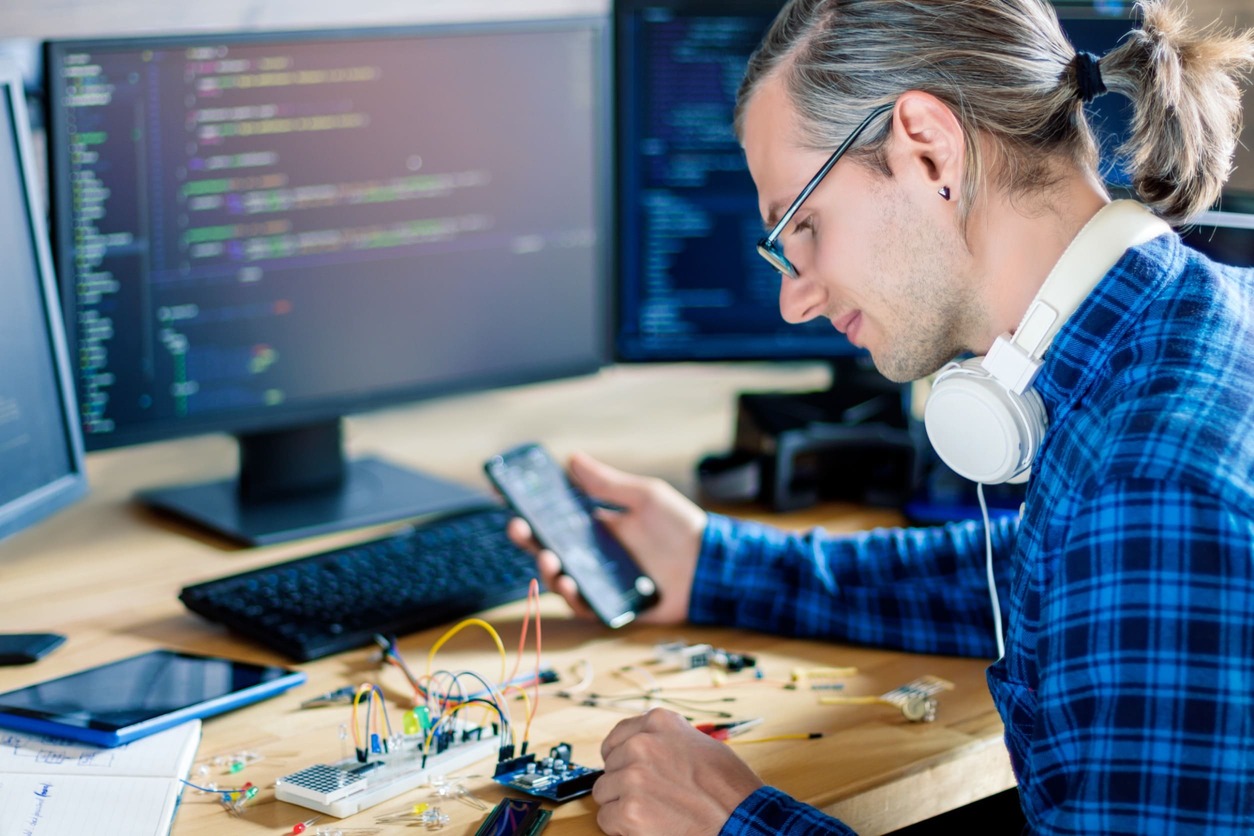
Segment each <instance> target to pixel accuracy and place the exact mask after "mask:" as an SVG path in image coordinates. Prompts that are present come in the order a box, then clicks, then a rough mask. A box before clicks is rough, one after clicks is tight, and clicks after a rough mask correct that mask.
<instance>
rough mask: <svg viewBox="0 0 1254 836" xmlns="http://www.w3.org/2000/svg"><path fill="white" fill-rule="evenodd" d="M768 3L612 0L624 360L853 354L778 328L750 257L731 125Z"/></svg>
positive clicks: (775, 284) (772, 290) (749, 218)
mask: <svg viewBox="0 0 1254 836" xmlns="http://www.w3.org/2000/svg"><path fill="white" fill-rule="evenodd" d="M782 5H783V3H782V2H781V0H620V2H618V3H616V4H615V11H614V15H615V20H614V24H615V53H616V58H615V60H616V68H615V79H616V81H615V87H616V94H617V107H618V181H617V182H618V193H617V195H616V198H617V201H616V202H617V206H618V245H619V256H618V259H617V261H618V264H617V269H618V276H617V287H618V322H617V329H616V334H617V339H616V346H615V348H616V352H617V355H618V357H619V358H620V359H623V360H642V361H648V360H786V359H804V358H834V357H851V356H855V355H858V354H861V353H862V352H859V351H858V350H857V349H855V348H854V346H853V345H852V344H850V343H849V342H848V341H847V340H846V339H845V338H844V337H843V336H842V335H841V334H839V333H838V332H837V331H836V330H835V329H834V328H832V326H831V323H829V322H828V321H827V320H825V319H819V320H817V321H814V322H809V323H806V324H804V325H790V324H788V323H787V322H785V321H784V320H783V318H782V317H781V316H780V313H779V304H778V300H779V274H778V273H776V272H775V271H774V270H773V269H772V268H771V267H770V265H768V264H767V263H766V262H765V261H763V260H762V258H761V257H760V256H758V254H757V251H756V243H757V241H758V239H759V238H761V237H762V235H763V229H762V217H761V215H760V214H759V213H758V200H757V191H756V189H755V187H754V185H753V180H752V178H750V176H749V170H748V167H747V166H746V164H745V158H744V152H743V151H742V150H741V148H740V143H739V142H738V141H737V139H736V136H735V133H734V131H733V129H732V111H733V108H734V107H735V102H736V91H737V89H738V88H739V86H740V80H741V78H742V77H743V76H744V72H745V65H746V63H747V62H748V59H749V55H750V53H752V52H753V50H754V49H755V48H756V47H757V45H758V43H759V42H760V41H761V39H762V36H763V35H764V34H765V33H766V30H767V27H768V26H769V25H770V23H771V21H772V20H773V19H774V17H775V15H776V13H777V12H778V11H779V9H780V8H781V6H782Z"/></svg>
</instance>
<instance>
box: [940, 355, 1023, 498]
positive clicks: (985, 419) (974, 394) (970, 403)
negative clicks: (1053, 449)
mask: <svg viewBox="0 0 1254 836" xmlns="http://www.w3.org/2000/svg"><path fill="white" fill-rule="evenodd" d="M981 363H982V358H979V357H976V358H972V359H970V360H964V361H962V362H961V363H950V364H949V365H947V366H945V368H944V369H942V370H941V373H940V374H939V375H938V376H937V378H936V381H935V382H934V383H933V384H932V391H931V394H930V395H929V396H928V399H927V405H926V407H925V408H924V411H923V425H924V427H925V428H926V429H927V437H928V440H929V441H931V442H932V447H933V449H935V450H936V454H937V455H938V456H940V458H941V461H943V462H944V463H945V464H946V465H948V466H949V467H950V469H952V470H953V471H954V472H955V473H957V474H958V475H959V476H962V477H964V478H967V479H970V480H971V481H973V482H980V483H982V484H985V485H996V484H1000V483H1002V482H1011V481H1024V480H1025V479H1026V478H1027V473H1028V470H1029V468H1031V466H1032V460H1033V459H1034V458H1035V457H1036V452H1037V450H1039V449H1040V447H1041V439H1042V438H1043V437H1044V435H1045V424H1046V417H1045V405H1044V403H1043V402H1042V401H1041V396H1040V395H1038V394H1037V393H1036V392H1035V391H1033V390H1031V389H1029V390H1028V391H1026V392H1024V393H1023V394H1022V395H1019V394H1016V393H1014V392H1012V391H1010V390H1009V389H1007V388H1006V387H1005V386H1004V385H1002V384H1001V383H1000V382H999V381H998V380H997V379H996V378H994V377H993V376H992V375H990V374H989V373H988V372H987V371H986V370H985V369H984V367H983V366H982V365H981Z"/></svg>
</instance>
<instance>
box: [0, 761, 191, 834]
mask: <svg viewBox="0 0 1254 836" xmlns="http://www.w3.org/2000/svg"><path fill="white" fill-rule="evenodd" d="M176 783H177V782H176V781H174V780H173V779H169V778H142V779H138V780H133V781H127V782H126V783H125V784H120V783H117V782H115V781H111V780H106V781H101V780H99V779H98V778H90V777H83V776H79V775H66V776H63V777H57V778H53V779H48V778H43V779H41V778H37V777H34V776H29V775H0V836H71V834H73V836H85V834H94V833H110V834H119V836H121V834H126V836H149V834H151V835H152V836H162V834H165V833H166V832H167V831H168V830H169V827H170V822H171V821H172V820H173V817H174V806H175V804H176V801H177V797H178V796H177V787H176V786H174V784H176Z"/></svg>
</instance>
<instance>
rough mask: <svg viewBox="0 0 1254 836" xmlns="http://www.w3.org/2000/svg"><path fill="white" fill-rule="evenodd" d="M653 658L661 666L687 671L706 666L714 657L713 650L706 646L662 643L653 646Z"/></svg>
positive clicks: (677, 642)
mask: <svg viewBox="0 0 1254 836" xmlns="http://www.w3.org/2000/svg"><path fill="white" fill-rule="evenodd" d="M653 656H654V658H655V659H657V660H658V661H659V662H661V663H662V664H663V665H667V666H670V667H676V668H679V669H680V670H681V671H688V670H693V669H694V668H704V667H706V666H708V665H709V664H710V661H711V660H712V659H713V657H714V648H713V647H711V646H710V645H708V644H688V643H687V642H682V641H675V642H663V643H661V644H656V645H654V646H653Z"/></svg>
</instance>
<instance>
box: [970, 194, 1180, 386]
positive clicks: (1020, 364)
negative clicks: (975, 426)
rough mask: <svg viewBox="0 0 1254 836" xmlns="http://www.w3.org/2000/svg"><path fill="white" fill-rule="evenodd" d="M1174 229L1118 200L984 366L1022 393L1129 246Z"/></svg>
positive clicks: (1078, 241)
mask: <svg viewBox="0 0 1254 836" xmlns="http://www.w3.org/2000/svg"><path fill="white" fill-rule="evenodd" d="M1170 231H1171V227H1169V226H1168V225H1167V223H1166V221H1164V220H1162V219H1161V218H1159V217H1158V216H1156V215H1154V214H1153V213H1152V212H1150V211H1149V210H1148V209H1146V208H1145V207H1144V206H1142V205H1141V204H1140V203H1137V202H1136V201H1134V200H1116V201H1114V202H1112V203H1108V204H1107V205H1106V206H1104V207H1102V209H1101V211H1099V212H1098V213H1097V214H1096V215H1094V216H1093V217H1092V218H1091V219H1090V220H1089V222H1088V223H1086V224H1085V225H1084V227H1083V228H1082V229H1081V230H1080V232H1079V234H1077V235H1076V237H1075V238H1074V239H1073V240H1072V241H1071V243H1070V244H1068V245H1067V249H1066V250H1064V251H1063V254H1062V257H1061V258H1059V259H1058V263H1057V264H1055V265H1054V269H1053V270H1051V271H1050V272H1049V275H1048V276H1046V278H1045V282H1044V284H1042V285H1041V289H1040V290H1039V291H1037V293H1036V296H1035V298H1033V299H1032V303H1031V304H1030V305H1028V310H1027V312H1026V313H1025V314H1024V315H1023V319H1022V320H1020V322H1019V327H1018V328H1016V329H1015V331H1014V334H1013V335H1010V334H1002V335H1001V336H1000V337H998V338H997V339H996V340H995V341H994V343H993V347H992V348H990V349H989V352H988V355H987V356H986V357H985V358H984V362H983V366H984V368H985V369H986V370H987V371H988V373H989V374H991V375H992V376H993V377H995V378H997V380H999V381H1000V382H1001V383H1003V384H1005V386H1006V388H1008V389H1010V390H1011V391H1012V392H1014V393H1015V394H1019V395H1022V394H1023V393H1024V391H1026V390H1027V388H1028V387H1029V386H1031V385H1032V381H1033V380H1035V379H1036V373H1037V372H1038V371H1039V370H1040V367H1041V358H1042V357H1043V356H1044V355H1045V349H1047V348H1049V344H1050V343H1052V342H1053V341H1054V336H1055V335H1057V333H1058V331H1059V329H1061V328H1062V326H1063V323H1064V322H1066V321H1067V319H1068V318H1069V317H1070V316H1071V314H1072V313H1074V312H1075V310H1076V308H1078V307H1080V303H1081V302H1083V301H1084V299H1085V297H1087V296H1088V295H1089V293H1091V292H1092V291H1093V288H1094V287H1096V286H1097V283H1098V282H1099V281H1100V280H1101V278H1102V276H1104V275H1106V274H1107V273H1109V272H1110V268H1112V267H1114V266H1115V264H1116V263H1117V262H1118V261H1119V259H1120V258H1122V257H1123V254H1124V253H1125V252H1127V251H1128V249H1129V248H1131V247H1135V246H1138V245H1140V244H1144V243H1145V242H1147V241H1152V240H1153V239H1155V238H1157V237H1158V236H1159V235H1162V234H1163V233H1165V232H1170Z"/></svg>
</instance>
